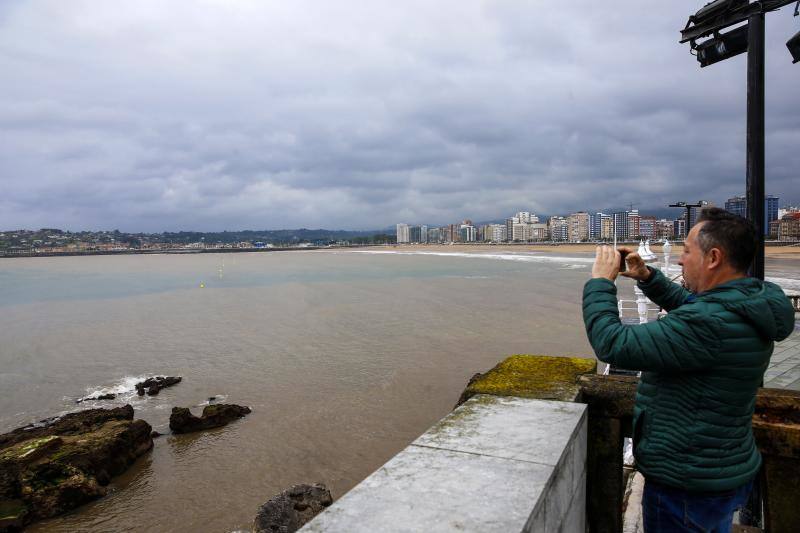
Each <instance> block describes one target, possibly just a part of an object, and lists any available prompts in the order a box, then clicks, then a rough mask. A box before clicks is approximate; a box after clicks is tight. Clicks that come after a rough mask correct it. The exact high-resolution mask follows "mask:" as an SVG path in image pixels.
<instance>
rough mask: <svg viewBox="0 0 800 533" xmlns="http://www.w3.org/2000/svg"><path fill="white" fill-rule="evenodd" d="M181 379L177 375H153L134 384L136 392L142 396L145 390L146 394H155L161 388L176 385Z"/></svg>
mask: <svg viewBox="0 0 800 533" xmlns="http://www.w3.org/2000/svg"><path fill="white" fill-rule="evenodd" d="M181 379H183V378H181V377H179V376H155V377H152V378H147V379H146V380H144V381H140V382H139V383H137V384H136V394H138V395H139V396H144V393H145V392H147V395H148V396H155V395H156V394H158V393H159V392H160V391H161V389H166V388H167V387H171V386H173V385H177V384H178V383H180V382H181Z"/></svg>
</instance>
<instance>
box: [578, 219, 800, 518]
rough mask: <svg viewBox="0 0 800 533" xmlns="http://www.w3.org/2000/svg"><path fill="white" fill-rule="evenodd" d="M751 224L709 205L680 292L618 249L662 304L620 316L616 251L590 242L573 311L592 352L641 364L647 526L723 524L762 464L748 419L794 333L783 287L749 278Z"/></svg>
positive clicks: (631, 273) (688, 247)
mask: <svg viewBox="0 0 800 533" xmlns="http://www.w3.org/2000/svg"><path fill="white" fill-rule="evenodd" d="M755 243H756V239H755V231H754V230H753V227H752V225H751V224H750V223H749V222H747V221H746V220H744V219H743V218H741V217H738V216H736V215H733V214H731V213H728V212H727V211H724V210H722V209H719V208H708V209H705V210H703V211H702V212H701V215H700V218H699V220H698V222H697V224H696V225H695V226H694V227H692V229H691V231H690V232H689V235H687V236H686V242H685V244H684V249H683V254H682V255H681V258H680V261H679V262H678V264H679V265H681V267H683V279H684V283H685V285H686V289H688V290H686V289H684V288H683V287H681V286H679V285H677V284H675V283H672V282H670V281H669V280H668V279H667V278H666V277H665V276H664V274H662V273H661V272H660V271H659V270H657V269H654V268H652V267H648V266H647V265H645V264H644V262H643V261H642V259H641V258H640V257H639V256H638V255H636V254H635V253H632V251H631V250H628V249H624V248H622V249H620V250H621V251H622V252H624V253H628V255H627V258H626V264H627V266H628V269H627V271H626V272H623V273H622V275H624V276H627V277H630V278H633V279H635V280H637V281H638V286H639V288H640V289H641V290H642V291H644V293H645V295H646V296H647V297H648V298H650V299H651V300H652V301H653V302H655V303H656V304H658V305H659V306H661V307H662V308H664V309H665V310H666V311H668V314H667V315H666V316H665V317H664V318H662V319H661V320H656V321H654V322H649V323H647V324H641V325H636V326H625V325H622V324H621V323H620V319H619V315H618V311H617V296H616V295H617V289H616V286H615V285H614V280H615V279H616V277H617V275H618V274H619V266H620V260H621V254H620V251H618V250H614V249H613V248H611V247H608V246H604V247H598V248H597V256H596V259H595V263H594V266H593V268H592V279H591V280H589V281H588V282H587V283H586V285H585V287H584V290H583V319H584V322H585V324H586V332H587V334H588V336H589V342H590V343H591V344H592V348H594V351H595V353H596V354H597V357H598V359H600V360H601V361H605V362H606V363H610V364H612V365H614V366H617V367H622V368H627V369H631V370H641V371H642V377H641V381H640V383H639V388H638V390H637V392H636V406H635V408H634V413H633V441H634V456H635V457H636V461H637V466H638V469H639V471H640V472H642V474H643V475H644V477H645V489H644V497H643V501H642V506H643V511H644V516H643V519H644V520H643V521H644V526H645V531H646V532H648V531H649V532H655V531H715V532H716V531H719V532H728V531H730V529H731V523H732V521H733V520H732V518H733V512H734V511H735V510H736V508H737V507H740V506H741V505H742V504H743V503H744V501H745V499H746V497H747V495H748V493H749V492H750V487H751V485H752V480H753V478H754V477H755V476H756V474H757V472H758V470H759V467H760V466H761V456H760V455H759V453H758V449H757V448H756V444H755V441H754V439H753V432H752V429H751V426H750V422H751V418H752V416H753V410H754V407H755V396H756V390H757V389H758V387H759V386H760V384H761V382H762V379H763V375H764V371H765V370H766V368H767V365H768V363H769V358H770V356H771V355H772V350H773V346H774V342H775V341H778V340H783V339H785V338H786V337H787V336H789V334H790V333H791V332H792V330H793V329H794V309H793V308H792V305H791V303H790V302H789V300H788V298H786V296H785V295H784V294H783V292H782V291H781V289H780V288H779V287H778V286H776V285H774V284H772V283H769V282H764V281H760V280H757V279H754V278H750V277H747V274H746V272H747V269H748V267H749V265H750V263H751V261H752V259H753V256H754V253H755V248H756V244H755Z"/></svg>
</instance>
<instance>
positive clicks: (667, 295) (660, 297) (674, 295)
mask: <svg viewBox="0 0 800 533" xmlns="http://www.w3.org/2000/svg"><path fill="white" fill-rule="evenodd" d="M647 268H649V269H650V271H651V272H653V275H652V276H651V277H650V279H649V280H648V281H646V282H641V281H640V282H639V283H638V286H639V288H640V289H642V292H644V295H645V296H647V297H648V298H650V299H651V300H652V301H653V302H654V303H655V304H656V305H658V306H659V307H662V308H664V309H666V310H667V311H672V310H673V309H676V308H678V307H680V306H681V305H683V303H684V302H685V301H686V298H687V297H688V296H689V291H687V290H686V289H684V288H683V287H681V286H680V285H678V284H677V283H673V282H671V281H670V280H668V279H667V277H666V276H665V275H664V274H663V273H662V272H661V271H660V270H658V269H657V268H653V267H647Z"/></svg>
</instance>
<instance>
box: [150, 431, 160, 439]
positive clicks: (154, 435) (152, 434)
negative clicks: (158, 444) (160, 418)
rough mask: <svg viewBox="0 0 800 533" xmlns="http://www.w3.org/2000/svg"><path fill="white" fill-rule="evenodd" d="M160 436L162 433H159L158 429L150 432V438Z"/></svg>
mask: <svg viewBox="0 0 800 533" xmlns="http://www.w3.org/2000/svg"><path fill="white" fill-rule="evenodd" d="M160 436H161V433H159V432H158V431H153V432H151V433H150V438H152V439H157V438H158V437H160Z"/></svg>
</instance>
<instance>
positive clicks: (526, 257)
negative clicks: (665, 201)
mask: <svg viewBox="0 0 800 533" xmlns="http://www.w3.org/2000/svg"><path fill="white" fill-rule="evenodd" d="M343 253H361V254H395V255H431V256H441V257H464V258H468V259H491V260H495V261H519V262H523V263H561V265H562V269H563V270H568V269H578V268H586V266H587V265H591V264H592V263H594V257H564V256H558V255H550V254H547V255H545V254H541V253H537V252H531V253H494V254H489V253H468V252H423V251H408V252H404V251H397V250H351V251H348V252H343ZM674 269H675V267H674V265H673V267H672V269H671V271H672V270H674ZM766 279H767V281H771V282H772V283H775V284H776V285H779V286H780V287H781V288H782V289H783V290H785V291H788V292H791V293H795V292H798V291H800V279H793V278H774V277H767V278H766Z"/></svg>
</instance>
